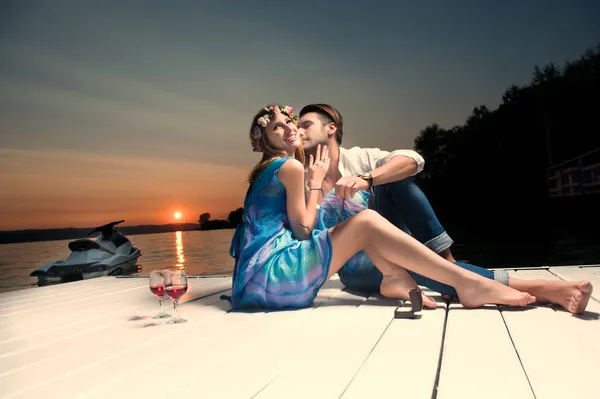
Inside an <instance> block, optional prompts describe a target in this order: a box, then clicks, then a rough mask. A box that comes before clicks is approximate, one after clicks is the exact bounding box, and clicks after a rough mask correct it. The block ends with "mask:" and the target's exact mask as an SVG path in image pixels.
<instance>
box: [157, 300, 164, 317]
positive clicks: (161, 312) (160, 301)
mask: <svg viewBox="0 0 600 399" xmlns="http://www.w3.org/2000/svg"><path fill="white" fill-rule="evenodd" d="M163 299H164V298H163V297H162V296H159V297H158V303H159V304H160V314H163V313H164V312H165V311H164V310H163V306H162V303H163Z"/></svg>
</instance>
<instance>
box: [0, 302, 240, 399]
mask: <svg viewBox="0 0 600 399" xmlns="http://www.w3.org/2000/svg"><path fill="white" fill-rule="evenodd" d="M192 304H194V306H189V305H192ZM187 305H188V306H187V307H186V306H185V305H184V306H183V307H186V309H185V310H184V311H182V313H183V314H182V316H185V317H187V318H189V319H190V320H191V321H188V323H185V324H181V325H176V326H167V325H164V324H159V323H156V324H157V326H156V327H152V328H144V326H145V325H147V324H148V321H147V320H142V321H138V322H135V321H127V320H126V319H125V320H123V319H121V320H120V323H119V324H116V325H114V324H112V323H109V324H110V325H111V328H110V329H108V330H107V329H106V325H99V326H97V327H96V328H91V329H88V330H85V331H81V332H78V333H75V334H73V335H71V336H70V337H68V340H67V342H66V344H67V345H54V346H48V345H46V346H44V347H42V348H40V349H36V350H35V351H27V352H25V353H19V354H18V356H15V355H13V356H10V357H8V358H7V359H2V360H1V362H2V363H0V364H5V363H7V362H9V365H10V366H12V367H11V368H10V370H9V371H8V372H4V373H1V374H0V386H1V387H2V388H1V389H2V390H3V391H4V392H5V393H6V394H7V395H6V396H5V398H12V397H22V398H43V397H48V389H49V388H50V389H51V390H52V395H53V396H54V392H57V395H58V396H60V397H73V396H74V395H76V394H78V393H79V392H80V391H81V390H82V389H84V388H86V387H90V386H94V385H95V384H98V383H99V382H100V381H105V380H106V379H107V378H110V377H111V376H112V377H116V376H118V375H119V371H126V370H131V369H132V368H136V367H138V366H139V365H140V364H139V363H137V362H135V361H134V360H133V359H135V354H139V353H140V352H142V353H143V352H146V353H147V355H149V356H150V357H151V358H152V357H156V356H160V355H162V354H163V353H165V348H169V346H170V345H174V344H175V343H187V342H190V341H189V340H190V339H192V337H193V336H192V335H191V334H189V332H190V330H194V329H196V331H198V332H199V333H204V332H205V331H207V330H210V326H211V325H212V324H213V323H214V322H215V320H218V319H222V318H223V317H224V316H225V315H226V309H227V308H228V302H227V301H223V300H219V294H215V295H213V296H211V297H207V298H204V299H201V300H198V301H196V302H192V303H190V304H187ZM155 309H156V307H153V310H155ZM146 310H147V311H149V310H150V309H146ZM186 332H187V333H188V335H187V336H186V334H184V333H186ZM181 347H182V348H183V347H184V345H181ZM157 354H158V355H157ZM99 376H101V378H100V379H99V378H98V377H99ZM65 380H66V381H68V383H67V382H66V381H65ZM139 383H140V384H141V383H144V382H142V381H140V382H139ZM9 392H10V393H9Z"/></svg>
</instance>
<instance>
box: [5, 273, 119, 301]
mask: <svg viewBox="0 0 600 399" xmlns="http://www.w3.org/2000/svg"><path fill="white" fill-rule="evenodd" d="M114 280H115V277H98V278H94V279H89V280H80V281H72V282H70V283H61V284H52V285H47V286H42V287H33V288H26V289H22V290H16V291H8V292H2V293H0V300H2V301H9V300H11V299H22V298H28V297H35V296H39V295H51V294H62V293H65V292H69V291H71V292H76V291H82V290H86V289H89V288H91V287H92V286H93V285H96V284H97V285H102V284H106V283H108V282H112V283H114Z"/></svg>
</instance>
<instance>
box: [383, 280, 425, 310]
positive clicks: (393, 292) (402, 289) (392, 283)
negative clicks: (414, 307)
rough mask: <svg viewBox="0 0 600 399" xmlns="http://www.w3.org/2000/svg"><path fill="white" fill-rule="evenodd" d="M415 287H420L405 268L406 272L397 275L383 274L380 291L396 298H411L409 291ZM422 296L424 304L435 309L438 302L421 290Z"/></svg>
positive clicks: (384, 294) (388, 296)
mask: <svg viewBox="0 0 600 399" xmlns="http://www.w3.org/2000/svg"><path fill="white" fill-rule="evenodd" d="M414 288H419V286H418V285H417V283H416V282H415V280H413V278H412V277H411V276H410V274H408V273H407V272H406V270H404V273H400V274H399V275H395V276H383V280H382V281H381V287H380V289H379V290H380V292H381V295H383V296H385V297H387V298H396V299H404V300H410V297H409V295H408V293H409V292H410V290H412V289H414ZM421 297H422V298H423V306H424V307H426V308H430V309H435V308H436V307H437V303H436V302H435V301H434V300H433V299H432V298H430V297H428V296H427V295H425V294H424V293H423V291H421Z"/></svg>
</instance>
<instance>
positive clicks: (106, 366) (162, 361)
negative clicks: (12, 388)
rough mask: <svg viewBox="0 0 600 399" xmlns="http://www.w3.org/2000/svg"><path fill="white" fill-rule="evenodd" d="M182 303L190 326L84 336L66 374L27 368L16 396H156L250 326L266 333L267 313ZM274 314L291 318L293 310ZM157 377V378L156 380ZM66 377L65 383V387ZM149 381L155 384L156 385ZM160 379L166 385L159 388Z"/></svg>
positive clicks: (133, 328) (193, 372) (226, 305)
mask: <svg viewBox="0 0 600 399" xmlns="http://www.w3.org/2000/svg"><path fill="white" fill-rule="evenodd" d="M337 292H340V290H339V289H338V290H337ZM198 302H200V301H198ZM186 305H187V308H186V309H185V310H183V311H182V316H183V317H185V318H186V319H188V322H187V323H184V324H180V325H170V326H166V325H163V326H159V327H153V328H140V327H142V325H139V324H138V325H137V326H135V325H133V324H135V323H130V327H128V328H127V329H126V330H127V331H124V328H123V326H121V328H112V329H111V334H113V335H119V333H120V332H122V333H123V334H121V336H120V337H119V339H116V338H115V339H112V336H111V337H104V339H102V337H100V336H95V337H92V336H90V337H87V338H88V340H90V339H92V338H96V340H95V344H96V345H95V346H94V345H90V346H87V347H86V348H84V350H81V352H82V353H81V354H79V353H77V354H73V353H70V354H69V355H68V357H67V356H64V357H65V358H66V362H65V361H63V362H62V370H68V371H67V373H66V374H63V373H62V372H61V371H58V372H55V373H51V374H50V375H44V374H42V373H43V369H46V370H47V369H48V364H46V365H45V367H44V368H43V369H42V368H39V369H36V370H35V373H34V374H33V375H31V371H32V370H29V373H28V377H29V378H27V380H25V377H26V376H25V375H23V376H22V378H21V381H22V386H23V389H21V390H20V391H18V392H15V393H14V396H15V397H27V398H38V397H40V398H41V397H45V396H44V395H46V397H47V392H48V388H49V387H51V389H52V394H53V395H55V396H60V397H74V396H77V397H89V396H93V395H96V394H98V391H110V390H111V389H113V388H115V386H117V385H119V386H118V387H117V388H116V389H117V393H116V394H114V395H113V396H114V397H122V396H123V395H124V392H130V391H131V392H132V395H133V397H139V396H138V394H137V393H136V392H143V391H144V390H145V389H149V388H150V389H151V390H150V392H151V393H153V394H154V396H160V390H161V388H162V389H169V388H170V387H171V385H170V384H171V383H172V382H177V381H178V379H179V378H183V377H182V376H185V375H186V374H185V373H186V372H188V373H191V378H193V377H194V376H195V375H197V371H196V370H197V369H198V366H199V365H205V366H206V367H211V364H212V363H211V362H213V361H218V359H219V358H218V356H217V355H218V353H216V354H215V356H214V357H207V356H205V354H207V353H210V351H214V350H217V351H218V350H219V349H227V348H228V347H229V346H230V345H231V344H232V343H234V342H235V340H234V338H236V337H238V338H239V337H240V335H243V334H245V333H246V332H249V331H250V330H251V329H252V328H258V329H262V330H264V328H263V327H261V326H263V324H264V323H265V320H267V319H265V317H266V315H268V314H269V313H267V312H246V313H242V312H233V313H227V312H226V311H225V310H226V309H228V308H229V302H227V301H223V300H220V301H218V302H217V303H216V304H212V305H206V306H203V307H202V308H201V309H200V308H199V307H198V306H197V303H195V302H192V303H190V304H186ZM184 307H185V306H184ZM276 313H280V314H288V313H289V314H290V315H293V313H294V312H276ZM142 323H143V322H142ZM269 332H270V330H267V333H269ZM199 359H200V360H199ZM53 363H54V361H53ZM64 363H68V364H64ZM175 365H176V366H175ZM138 373H140V374H138ZM155 373H159V374H157V375H156V376H155ZM99 375H101V376H102V378H101V379H99V378H98V376H99ZM32 378H33V379H32ZM65 379H68V380H69V383H68V384H67V383H65ZM25 381H28V382H29V384H28V385H29V386H27V385H25V384H24V382H25ZM31 381H34V383H31ZM149 381H158V382H159V383H158V384H156V385H154V384H152V383H148V382H149ZM160 381H168V383H166V384H161V383H160ZM102 395H103V394H102Z"/></svg>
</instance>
